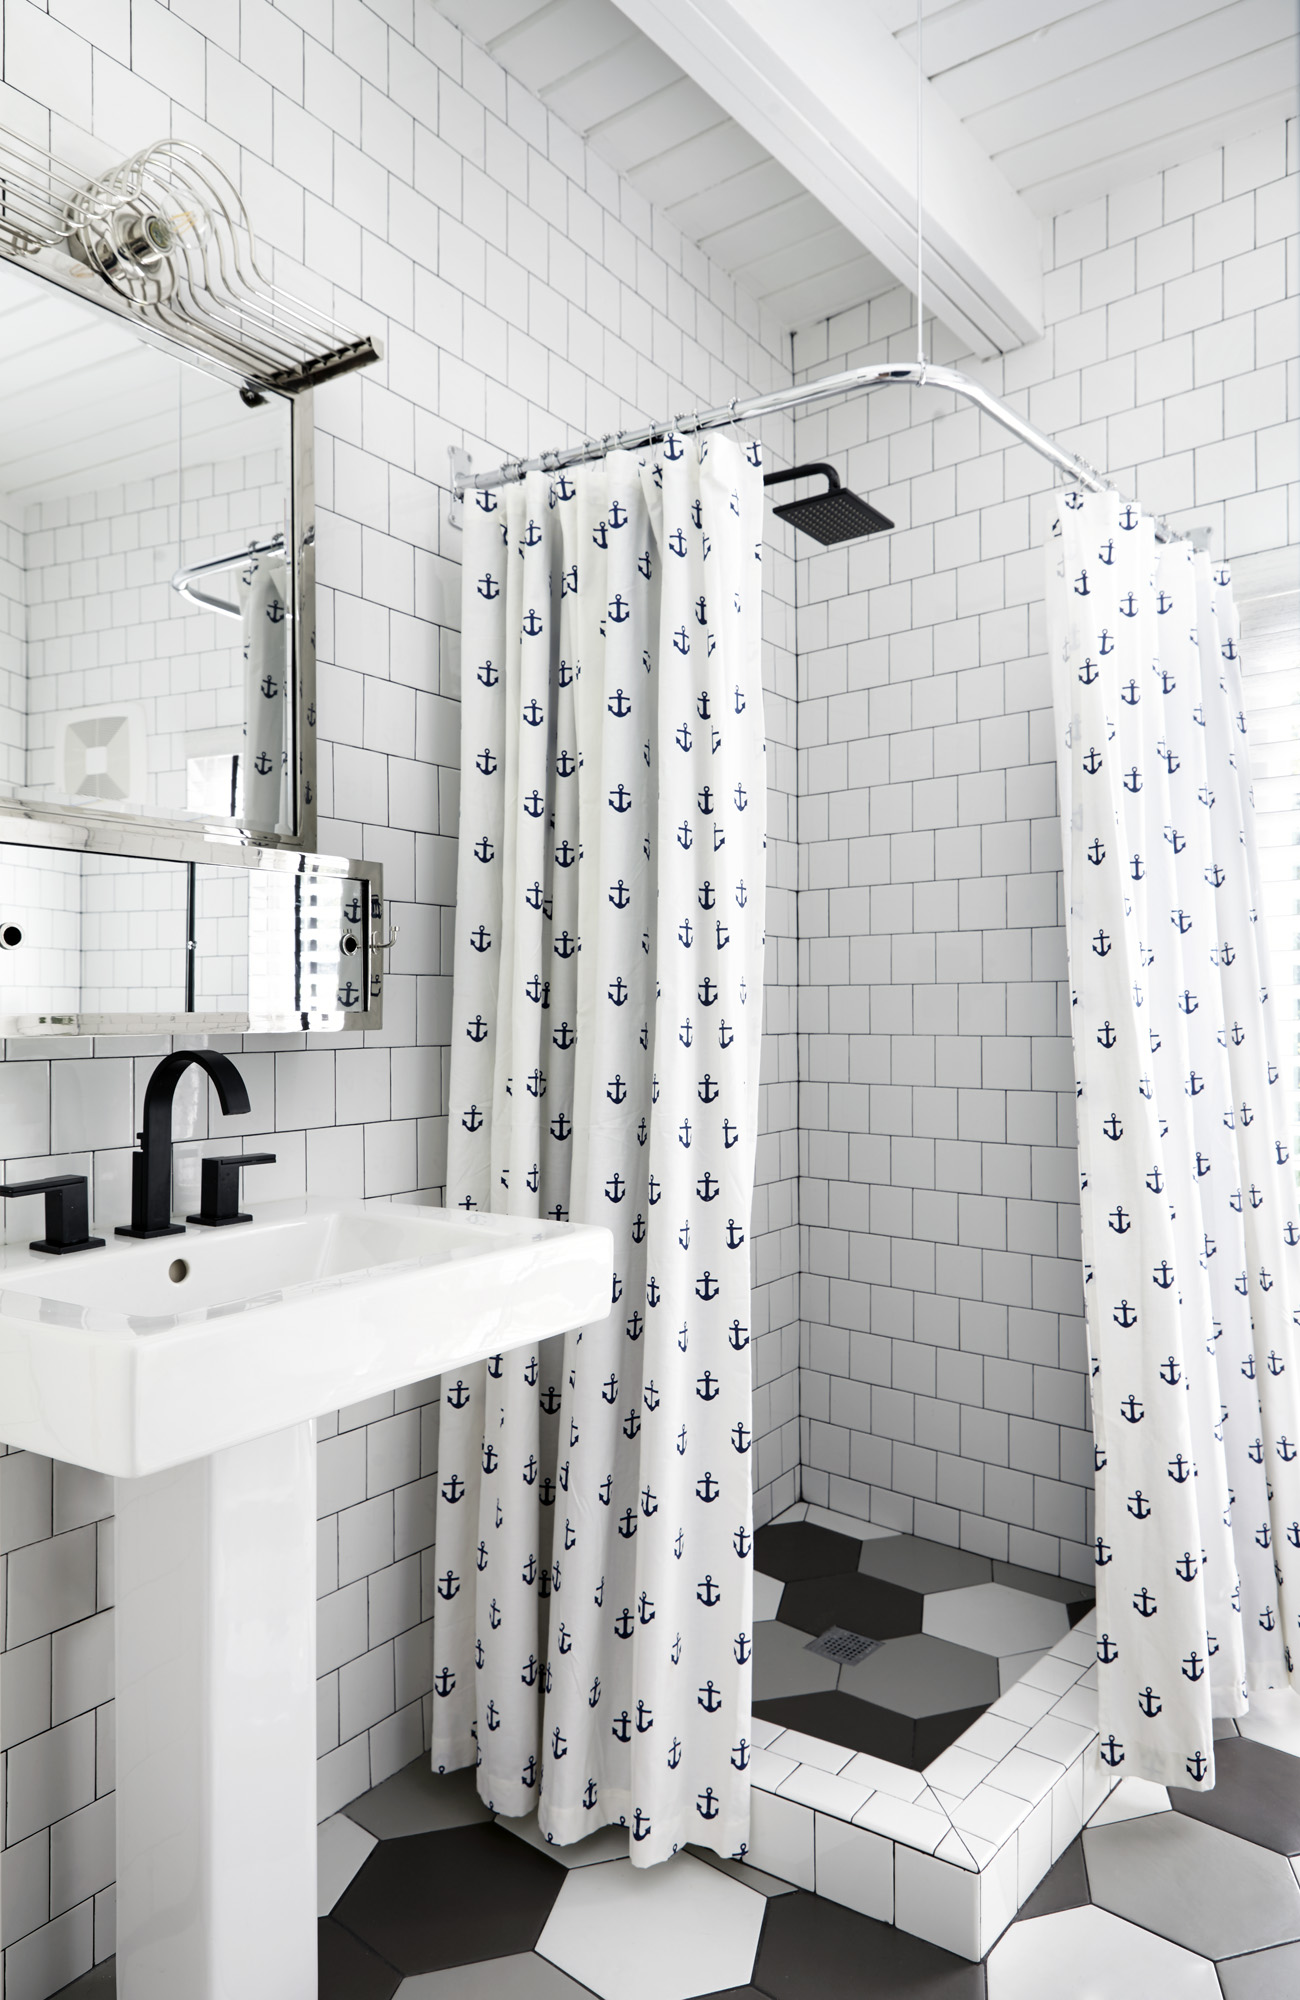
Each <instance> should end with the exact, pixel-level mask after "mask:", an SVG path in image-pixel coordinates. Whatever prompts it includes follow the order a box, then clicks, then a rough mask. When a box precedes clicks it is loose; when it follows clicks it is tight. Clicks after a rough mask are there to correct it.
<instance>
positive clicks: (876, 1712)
mask: <svg viewBox="0 0 1300 2000" xmlns="http://www.w3.org/2000/svg"><path fill="white" fill-rule="evenodd" d="M983 1713H984V1710H983V1708H961V1709H955V1710H953V1711H951V1712H950V1713H949V1714H947V1715H924V1716H922V1717H921V1718H920V1720H919V1721H913V1719H912V1717H911V1716H910V1715H898V1714H896V1713H895V1711H894V1710H893V1709H892V1708H877V1707H875V1705H874V1704H873V1703H872V1702H869V1701H859V1700H857V1699H856V1697H855V1696H853V1695H850V1694H840V1693H838V1692H835V1693H831V1694H795V1695H786V1696H784V1697H783V1698H782V1699H781V1700H779V1701H756V1702H755V1703H754V1714H755V1715H756V1716H758V1717H759V1719H760V1720H761V1721H763V1722H770V1723H772V1724H773V1725H774V1726H775V1727H776V1728H778V1729H797V1730H799V1731H800V1732H801V1733H802V1734H803V1735H804V1736H816V1737H819V1738H820V1739H821V1741H822V1742H823V1743H837V1744H839V1745H841V1746H842V1748H843V1749H845V1750H862V1751H865V1752H866V1754H867V1755H868V1756H869V1757H883V1758H884V1759H885V1761H886V1762H887V1763H890V1764H902V1765H905V1766H906V1768H907V1769H908V1770H909V1771H923V1770H924V1769H925V1767H926V1765H927V1764H931V1763H933V1761H934V1759H935V1758H936V1757H937V1756H938V1755H939V1753H940V1752H941V1751H943V1750H946V1749H947V1748H948V1746H949V1745H950V1744H952V1743H955V1742H956V1741H957V1738H958V1737H959V1736H960V1735H962V1734H963V1732H964V1731H965V1730H967V1729H969V1728H970V1726H971V1724H972V1722H978V1720H979V1718H980V1716H981V1715H983ZM776 1752H777V1755H778V1756H779V1755H780V1754H781V1746H780V1744H779V1743H778V1744H777V1745H776Z"/></svg>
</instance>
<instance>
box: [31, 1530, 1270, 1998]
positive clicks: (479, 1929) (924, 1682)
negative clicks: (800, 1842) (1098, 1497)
mask: <svg viewBox="0 0 1300 2000" xmlns="http://www.w3.org/2000/svg"><path fill="white" fill-rule="evenodd" d="M794 1525H795V1526H797V1527H798V1528H799V1529H800V1530H801V1532H800V1533H798V1534H790V1533H787V1532H785V1531H784V1530H782V1529H776V1530H767V1531H764V1532H763V1533H761V1534H760V1536H759V1537H758V1548H757V1549H756V1568H757V1571H758V1574H757V1576H756V1592H757V1594H758V1596H759V1599H760V1601H759V1602H758V1603H757V1604H756V1607H755V1608H756V1620H757V1633H756V1637H757V1641H758V1643H757V1644H756V1649H755V1663H756V1681H755V1712H756V1714H761V1715H764V1716H765V1717H767V1718H768V1719H769V1720H770V1721H772V1722H780V1723H782V1725H783V1726H785V1727H787V1728H789V1729H791V1730H794V1729H797V1730H799V1731H800V1732H802V1733H803V1734H804V1735H806V1736H820V1737H822V1738H823V1740H827V1741H830V1742H833V1743H834V1742H840V1743H845V1744H850V1745H851V1747H855V1748H859V1749H860V1750H862V1751H865V1752H866V1753H867V1754H868V1755H870V1756H873V1757H879V1758H888V1759H890V1760H891V1761H893V1762H895V1763H897V1764H901V1765H906V1766H908V1767H909V1768H910V1769H912V1770H918V1771H919V1770H921V1769H922V1768H924V1766H925V1765H926V1763H928V1762H929V1761H930V1760H931V1759H933V1758H934V1757H935V1756H936V1754H939V1753H940V1752H941V1751H942V1748H943V1747H944V1745H945V1744H946V1743H950V1742H952V1741H953V1740H954V1739H955V1737H956V1736H957V1735H960V1734H961V1733H962V1731H963V1730H964V1729H965V1728H966V1727H968V1726H969V1724H970V1722H971V1721H972V1719H973V1717H974V1716H977V1715H978V1714H979V1713H980V1711H981V1710H982V1709H983V1708H984V1707H986V1706H987V1705H988V1704H989V1703H990V1702H992V1701H994V1700H995V1699H996V1698H997V1697H998V1695H999V1694H1000V1693H1002V1692H1005V1690H1006V1688H1007V1687H1008V1686H1009V1685H1010V1684H1011V1683H1012V1682H1014V1681H1015V1680H1016V1679H1017V1677H1018V1675H1019V1674H1020V1673H1023V1672H1024V1671H1025V1668H1026V1666H1027V1665H1029V1663H1030V1662H1031V1661H1032V1660H1033V1659H1035V1658H1037V1657H1038V1655H1039V1654H1040V1653H1041V1652H1042V1651H1044V1650H1045V1649H1046V1648H1047V1647H1048V1646H1050V1645H1051V1644H1052V1643H1053V1642H1054V1639H1055V1638H1056V1637H1057V1636H1058V1628H1059V1631H1065V1630H1068V1629H1069V1626H1070V1625H1072V1624H1073V1623H1075V1622H1077V1620H1078V1619H1079V1618H1080V1617H1082V1616H1083V1615H1084V1614H1085V1612H1086V1610H1087V1607H1088V1602H1089V1593H1088V1592H1087V1591H1086V1590H1080V1589H1078V1588H1077V1587H1075V1586H1067V1585H1063V1584H1061V1583H1059V1582H1054V1580H1053V1579H1043V1578H1037V1577H1035V1576H1034V1575H1033V1573H1032V1572H1023V1571H1021V1572H1011V1571H1009V1570H1007V1569H1006V1567H1005V1566H1002V1565H995V1564H990V1563H988V1562H987V1561H986V1560H985V1559H984V1558H982V1557H973V1556H972V1557H967V1556H965V1555H964V1554H963V1553H962V1552H960V1551H955V1550H943V1549H938V1548H937V1547H936V1545H934V1544H929V1543H920V1542H915V1541H913V1540H912V1538H910V1537H905V1536H891V1537H883V1536H881V1535H880V1534H879V1532H878V1531H873V1530H871V1529H866V1530H864V1532H863V1535H862V1537H861V1539H858V1538H856V1537H853V1536H847V1535H845V1534H842V1533H837V1532H834V1531H833V1530H831V1529H829V1528H823V1527H815V1526H813V1524H806V1523H797V1524H794ZM1047 1586H1054V1587H1051V1588H1048V1587H1047ZM827 1626H838V1627H840V1628H842V1629H844V1630H847V1631H848V1632H849V1633H855V1632H856V1633H859V1634H862V1633H864V1632H865V1633H866V1634H868V1635H869V1636H871V1637H873V1638H876V1639H879V1640H881V1641H882V1642H883V1643H882V1644H880V1645H879V1646H878V1647H877V1648H876V1649H875V1650H874V1651H872V1652H871V1653H870V1654H869V1656H868V1657H867V1658H866V1659H865V1660H863V1661H861V1663H860V1664H858V1665H845V1664H842V1663H841V1662H840V1661H837V1660H835V1659H830V1660H827V1659H825V1658H822V1657H819V1656H817V1655H813V1654H809V1653H808V1652H807V1650H806V1648H807V1645H808V1641H809V1635H810V1634H819V1633H821V1632H823V1631H825V1629H826V1628H827ZM810 1676H811V1678H810ZM1224 1727H1225V1729H1226V1730H1227V1731H1228V1732H1229V1735H1228V1736H1227V1737H1225V1739H1224V1740H1223V1741H1222V1742H1221V1744H1220V1746H1219V1762H1218V1782H1217V1784H1216V1787H1215V1790H1214V1791H1213V1792H1212V1793H1210V1794H1208V1795H1205V1796H1201V1795H1199V1794H1192V1793H1190V1792H1182V1791H1173V1792H1166V1791H1164V1790H1163V1789H1161V1788H1160V1787H1159V1786H1155V1785H1148V1784H1144V1783H1142V1782H1140V1781H1135V1780H1125V1781H1124V1782H1123V1783H1122V1784H1121V1785H1120V1786H1119V1787H1118V1789H1117V1790H1115V1791H1114V1792H1112V1793H1111V1795H1110V1796H1109V1798H1107V1799H1106V1800H1105V1801H1104V1803H1103V1804H1102V1805H1101V1806H1100V1807H1099V1808H1098V1810H1097V1811H1096V1812H1095V1813H1094V1815H1093V1817H1092V1820H1091V1822H1090V1823H1089V1824H1088V1825H1087V1826H1086V1827H1085V1828H1084V1830H1083V1833H1082V1835H1081V1836H1080V1837H1079V1838H1078V1839H1076V1840H1075V1841H1074V1842H1073V1843H1072V1844H1071V1845H1070V1846H1069V1847H1068V1848H1067V1849H1066V1851H1065V1853H1064V1854H1063V1855H1062V1856H1061V1858H1060V1860H1059V1861H1058V1862H1057V1863H1056V1865H1055V1867H1053V1868H1052V1870H1051V1872H1050V1873H1049V1874H1048V1876H1047V1877H1046V1878H1045V1879H1044V1880H1043V1881H1042V1882H1041V1883H1040V1885H1039V1887H1038V1888H1037V1889H1036V1890H1035V1891H1034V1893H1033V1894H1032V1895H1031V1897H1030V1898H1029V1901H1028V1902H1027V1903H1026V1904H1025V1906H1024V1908H1023V1909H1022V1910H1021V1912H1020V1914H1019V1916H1018V1918H1017V1919H1016V1921H1015V1922H1014V1923H1012V1924H1011V1926H1010V1927H1009V1929H1007V1930H1006V1931H1005V1932H1004V1933H1003V1935H1002V1937H1001V1938H1000V1939H999V1940H998V1942H997V1943H996V1944H995V1945H994V1946H993V1948H992V1950H991V1951H990V1952H989V1953H988V1956H987V1957H986V1958H985V1959H984V1960H983V1961H982V1962H981V1963H978V1964H974V1963H971V1962H970V1961H968V1960H966V1959H963V1958H958V1957H956V1956H954V1955H953V1954H952V1953H950V1952H947V1951H944V1950H942V1949H941V1948H940V1947H939V1946H937V1945H934V1944H930V1943H927V1942H925V1941H924V1940H923V1939H921V1938H918V1937H912V1936H909V1935H908V1934H907V1933H905V1932H904V1931H901V1930H897V1929H895V1928H893V1926H891V1925H889V1924H885V1923H881V1922H878V1921H876V1920H875V1919H874V1918H871V1917H868V1916H863V1915H860V1914H858V1912H857V1911H855V1910H851V1909H846V1908H844V1907H843V1906H842V1905H841V1904H839V1903H835V1902H831V1901H828V1900H826V1899H825V1898H823V1897H819V1896H816V1895H813V1894H810V1893H808V1892H807V1891H805V1890H802V1889H795V1888H792V1887H791V1886H790V1885H789V1884H788V1883H786V1882H783V1881H779V1880H777V1879H776V1877H774V1876H772V1875H768V1874H763V1873H761V1872H760V1871H759V1870H757V1869H755V1868H752V1867H749V1866H747V1865H746V1864H745V1863H743V1862H737V1861H722V1860H719V1859H718V1858H717V1857H715V1856H711V1855H706V1854H704V1853H703V1852H700V1851H697V1850H687V1851H685V1852H683V1853H681V1854H679V1855H677V1856H676V1857H675V1858H674V1859H673V1860H672V1861H670V1862H668V1863H667V1864H666V1865H665V1866H663V1867H660V1868H654V1869H636V1868H633V1866H632V1864H631V1862H630V1861H629V1860H628V1858H627V1834H626V1832H625V1831H624V1830H623V1829H621V1828H616V1827H609V1828H606V1829H604V1830H603V1831H602V1832H600V1833H597V1834H595V1835H593V1836H592V1837H591V1838H590V1839H588V1840H586V1841H584V1842H582V1843H581V1844H580V1845H578V1846H576V1847H571V1848H566V1849H560V1848H553V1847H548V1846H547V1844H546V1843H545V1841H544V1840H543V1839H542V1838H541V1836H540V1835H539V1834H538V1832H537V1828H536V1824H535V1821H532V1820H523V1821H502V1820H494V1819H493V1817H492V1815H491V1814H490V1813H489V1812H488V1810H487V1808H486V1807H485V1806H484V1805H483V1804H482V1803H481V1801H480V1800H479V1798H478V1796H477V1793H476V1791H475V1787H474V1777H473V1773H472V1772H470V1771H462V1772H457V1773H455V1774H453V1775H452V1776H450V1777H435V1776H434V1775H433V1774H432V1773H431V1772H430V1770H429V1769H428V1766H427V1763H426V1762H425V1760H424V1759H419V1760H417V1761H416V1762H415V1763H413V1764H410V1765H408V1766H407V1767H406V1769H405V1770H403V1771H399V1772H398V1773H397V1774H396V1775H395V1776H394V1777H391V1778H389V1779H388V1780H387V1781H386V1782H385V1783H384V1784H382V1785H378V1786H376V1787H375V1789H374V1790H373V1791H371V1792H369V1793H367V1794H366V1795H365V1796H364V1797H363V1798H360V1799H357V1800H355V1801H354V1803H353V1804H352V1805H350V1806H348V1807H347V1809H346V1810H345V1811H344V1812H342V1813H338V1814H336V1815H335V1816H334V1817H333V1818H332V1819H330V1820H327V1821H326V1822H325V1823H324V1825H323V1826H322V1827H321V1829H320V1912H321V1922H320V2000H394V1996H397V2000H592V1996H596V2000H697V1996H701V1997H702V1996H709V2000H1046V1996H1049V1995H1050V1996H1051V2000H1157V1996H1158V1997H1159V2000H1163V1996H1165V1995H1170V1996H1174V1995H1176V1996H1177V2000H1296V1997H1297V1996H1298V1995H1300V1699H1297V1698H1296V1697H1294V1696H1291V1695H1289V1694H1277V1695H1272V1696H1267V1697H1264V1698H1262V1699H1261V1700H1259V1701H1258V1702H1257V1703H1256V1704H1255V1707H1254V1710H1253V1712H1252V1714H1251V1716H1250V1717H1248V1718H1246V1719H1245V1720H1244V1721H1243V1723H1242V1725H1241V1729H1240V1731H1239V1732H1238V1731H1237V1730H1236V1728H1235V1726H1234V1725H1232V1724H1226V1725H1224ZM846 1731H847V1732H848V1733H847V1734H846V1733H845V1732H846ZM936 1745H938V1749H936V1747H935V1746H936ZM113 1993H114V1979H113V1965H112V1961H111V1960H109V1961H107V1962H106V1963H105V1964H104V1965H101V1966H98V1967H96V1969H95V1971H94V1972H93V1973H91V1974H89V1975H87V1976H86V1978H84V1979H82V1980H78V1981H77V1982H76V1983H75V1984H74V1985H72V1986H69V1987H67V1988H65V1989H64V1992H63V1994H62V1995H60V1996H58V2000H112V1996H113Z"/></svg>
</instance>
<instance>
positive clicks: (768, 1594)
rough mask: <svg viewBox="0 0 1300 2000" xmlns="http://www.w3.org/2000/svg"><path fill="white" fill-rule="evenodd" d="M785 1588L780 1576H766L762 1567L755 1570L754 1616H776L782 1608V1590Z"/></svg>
mask: <svg viewBox="0 0 1300 2000" xmlns="http://www.w3.org/2000/svg"><path fill="white" fill-rule="evenodd" d="M784 1589H785V1585H784V1584H783V1583H782V1581H781V1579H780V1577H779V1576H765V1575H764V1574H763V1572H762V1570H761V1569H756V1570H755V1571H754V1616H755V1618H775V1617H776V1614H777V1612H778V1611H779V1610H780V1609H781V1592H782V1591H783V1590H784Z"/></svg>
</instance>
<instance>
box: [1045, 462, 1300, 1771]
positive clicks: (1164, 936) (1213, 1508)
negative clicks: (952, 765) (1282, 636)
mask: <svg viewBox="0 0 1300 2000" xmlns="http://www.w3.org/2000/svg"><path fill="white" fill-rule="evenodd" d="M1047 571H1048V574H1047V609H1048V626H1049V644H1050V651H1051V664H1052V675H1053V698H1054V706H1055V718H1056V744H1057V773H1058V782H1059V790H1060V808H1061V831H1062V844H1063V849H1064V876H1065V899H1066V910H1067V938H1068V946H1069V966H1070V983H1071V1000H1072V1010H1071V1011H1072V1027H1073V1041H1074V1055H1075V1073H1076V1076H1077V1079H1078V1125H1079V1179H1080V1187H1081V1201H1082V1222H1083V1257H1084V1279H1085V1283H1084V1297H1085V1309H1086V1319H1087V1329H1088V1339H1089V1348H1090V1355H1091V1369H1092V1412H1093V1430H1094V1441H1095V1451H1096V1468H1097V1470H1096V1560H1097V1629H1098V1639H1097V1658H1098V1663H1099V1665H1098V1685H1099V1689H1100V1707H1101V1745H1100V1749H1101V1755H1102V1757H1103V1758H1104V1759H1105V1760H1106V1762H1107V1763H1108V1764H1110V1765H1111V1766H1112V1767H1113V1768H1115V1769H1116V1770H1118V1771H1120V1772H1121V1773H1122V1774H1123V1775H1125V1776H1134V1777H1143V1778H1148V1779H1153V1780H1155V1781H1156V1782H1157V1783H1161V1784H1176V1785H1184V1786H1191V1787H1192V1788H1194V1789H1201V1790H1208V1789H1209V1788H1210V1787H1211V1786H1212V1785H1213V1783H1214V1747H1213V1732H1212V1727H1211V1720H1212V1717H1213V1716H1232V1715H1240V1714H1242V1713H1244V1712H1245V1711H1246V1709H1247V1706H1248V1702H1249V1698H1250V1696H1251V1695H1252V1694H1254V1693H1255V1692H1257V1691H1258V1690H1260V1689H1262V1688H1266V1687H1270V1686H1284V1685H1286V1684H1287V1682H1288V1679H1293V1678H1295V1674H1296V1664H1297V1657H1298V1644H1297V1642H1298V1641H1300V1627H1298V1624H1297V1620H1298V1618H1300V1407H1298V1406H1297V1377H1298V1375H1300V1357H1298V1351H1297V1341H1296V1328H1297V1314H1298V1309H1300V1274H1298V1272H1297V1259H1298V1257H1300V1249H1298V1247H1297V1246H1298V1245H1300V1216H1298V1215H1297V1204H1296V1179H1295V1175H1296V1162H1295V1161H1294V1160H1292V1159H1291V1158H1290V1153H1289V1134H1288V1132H1287V1129H1286V1121H1285V1115H1284V1100H1283V1095H1282V1089H1281V1086H1280V1083H1279V1072H1278V1057H1277V1045H1276V1038H1275V1032H1274V1016H1275V1006H1274V1001H1273V997H1272V995H1271V993H1270V990H1269V977H1268V966H1267V954H1266V952H1265V950H1264V938H1263V928H1262V925H1261V924H1260V922H1259V920H1258V918H1259V909H1260V900H1259V887H1258V884H1259V876H1258V866H1257V861H1256V854H1255V844H1254V833H1253V813H1254V806H1253V801H1252V798H1251V792H1250V780H1249V768H1248V762H1247V754H1246V746H1245V718H1244V714H1243V706H1242V699H1241V681H1240V665H1239V661H1238V657H1237V624H1236V616H1235V612H1234V609H1233V602H1232V589H1231V582H1230V578H1229V574H1228V570H1227V568H1226V566H1225V565H1221V564H1215V565H1212V564H1211V562H1210V560H1209V558H1208V557H1207V556H1206V555H1204V554H1202V553H1198V552H1196V551H1194V550H1193V549H1192V548H1191V547H1190V545H1189V544H1188V543H1186V542H1181V541H1179V542H1169V543H1166V544H1163V545H1157V543H1156V540H1155V535H1154V528H1153V524H1152V522H1151V520H1150V519H1149V518H1147V517H1145V516H1143V515H1142V513H1141V512H1140V510H1139V509H1138V508H1136V507H1134V506H1130V505H1128V504H1126V503H1124V502H1122V501H1121V500H1119V498H1118V497H1117V496H1116V495H1114V494H1084V493H1080V492H1076V491H1068V492H1066V493H1065V494H1063V496H1062V507H1061V513H1060V518H1059V520H1058V522H1057V524H1056V527H1055V530H1054V536H1053V539H1052V540H1051V541H1050V542H1049V545H1048V563H1047Z"/></svg>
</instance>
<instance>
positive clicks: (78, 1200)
mask: <svg viewBox="0 0 1300 2000" xmlns="http://www.w3.org/2000/svg"><path fill="white" fill-rule="evenodd" d="M26 1194H43V1195H44V1196H45V1234H44V1236H38V1237H37V1238H35V1240H34V1241H33V1243H32V1245H31V1248H32V1249H33V1250H44V1251H45V1252H46V1253H47V1254H48V1255H49V1256H51V1257H66V1256H68V1255H69V1253H70V1252H71V1251H73V1250H102V1249H103V1247H104V1239H103V1237H102V1236H91V1235H90V1234H89V1229H90V1191H89V1187H88V1184H87V1181H86V1176H85V1175H84V1174H49V1175H47V1176H46V1177H45V1179H44V1180H39V1181H10V1182H9V1183H8V1184H7V1185H6V1186H4V1187H0V1195H3V1196H4V1197H5V1199H6V1200H14V1199H17V1198H18V1197H20V1196H22V1195H26Z"/></svg>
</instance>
